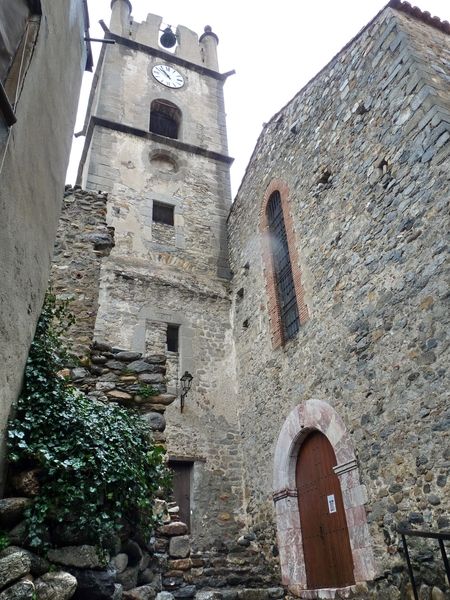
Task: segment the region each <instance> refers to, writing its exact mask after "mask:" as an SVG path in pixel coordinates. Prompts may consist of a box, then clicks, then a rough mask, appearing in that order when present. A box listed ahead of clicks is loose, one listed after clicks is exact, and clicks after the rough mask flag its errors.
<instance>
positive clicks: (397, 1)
mask: <svg viewBox="0 0 450 600" xmlns="http://www.w3.org/2000/svg"><path fill="white" fill-rule="evenodd" d="M388 6H390V7H391V8H393V9H395V10H399V11H401V12H404V13H406V14H407V15H410V16H411V17H414V18H415V19H418V20H419V21H422V22H423V23H426V24H427V25H430V26H431V27H435V28H436V29H439V30H440V31H442V32H444V33H448V34H450V23H449V22H448V21H441V19H440V18H439V17H433V16H431V14H430V13H429V12H428V11H423V10H421V9H420V8H418V7H417V6H413V5H412V4H410V3H409V2H403V1H402V0H390V2H389V4H388Z"/></svg>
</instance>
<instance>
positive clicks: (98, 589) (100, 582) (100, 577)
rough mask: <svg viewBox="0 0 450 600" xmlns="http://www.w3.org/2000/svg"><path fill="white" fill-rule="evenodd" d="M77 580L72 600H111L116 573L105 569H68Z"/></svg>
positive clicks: (114, 587) (114, 590)
mask: <svg viewBox="0 0 450 600" xmlns="http://www.w3.org/2000/svg"><path fill="white" fill-rule="evenodd" d="M70 572H71V573H72V575H74V577H75V578H76V580H77V589H76V590H75V594H74V595H73V600H113V598H114V594H115V593H116V586H115V579H116V571H115V570H114V569H107V570H104V571H97V570H93V569H73V568H71V569H70Z"/></svg>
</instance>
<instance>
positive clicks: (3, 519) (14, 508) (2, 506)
mask: <svg viewBox="0 0 450 600" xmlns="http://www.w3.org/2000/svg"><path fill="white" fill-rule="evenodd" d="M30 504H31V500H30V499H29V498H3V499H2V500H0V528H4V529H11V528H12V527H14V526H15V525H17V523H19V522H20V521H21V520H22V517H23V512H24V510H25V509H26V508H27V506H29V505H30Z"/></svg>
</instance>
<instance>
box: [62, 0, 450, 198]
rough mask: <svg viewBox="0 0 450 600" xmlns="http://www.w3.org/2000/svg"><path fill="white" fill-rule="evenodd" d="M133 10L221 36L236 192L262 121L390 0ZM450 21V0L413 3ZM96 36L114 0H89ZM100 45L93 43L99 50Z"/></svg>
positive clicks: (262, 1)
mask: <svg viewBox="0 0 450 600" xmlns="http://www.w3.org/2000/svg"><path fill="white" fill-rule="evenodd" d="M131 3H132V5H133V12H132V15H133V17H134V19H135V20H136V21H143V20H145V18H146V15H147V13H149V12H151V13H153V14H157V15H161V16H162V17H163V24H169V25H172V26H176V25H177V24H181V25H185V26H186V27H189V28H190V29H193V30H194V31H195V32H196V33H198V34H199V35H200V34H201V33H202V32H203V28H204V26H205V25H211V27H212V28H213V31H214V32H215V33H216V34H217V35H218V36H219V40H220V43H219V48H218V52H219V66H220V71H221V72H226V71H230V70H231V69H235V70H236V75H233V76H231V77H229V79H228V81H227V82H226V84H225V106H226V111H227V125H228V144H229V153H230V155H231V156H233V157H234V158H235V162H234V165H233V166H232V168H231V180H232V189H233V196H234V194H235V193H236V191H237V188H238V186H239V184H240V181H241V179H242V176H243V173H244V170H245V167H246V166H247V163H248V161H249V158H250V155H251V153H252V151H253V148H254V146H255V143H256V140H257V137H258V135H259V133H260V132H261V128H262V125H263V123H264V122H266V121H268V120H269V119H270V118H271V116H272V115H273V114H275V113H276V112H277V111H278V110H279V109H280V108H281V107H282V106H283V105H284V104H286V102H288V101H289V100H290V99H291V98H292V97H293V96H294V95H295V94H296V93H297V92H298V91H299V90H300V89H301V88H302V87H303V86H304V85H305V84H306V83H307V82H308V81H309V79H311V78H312V77H313V76H314V75H315V74H316V73H317V72H318V71H319V70H320V69H321V68H322V67H324V66H325V65H326V64H327V63H328V62H329V61H330V60H331V58H332V57H333V56H334V55H335V54H336V53H337V52H338V51H339V50H340V49H341V48H342V47H343V46H344V45H345V44H346V43H347V42H348V41H349V40H350V39H351V38H352V37H353V36H354V35H356V34H357V33H358V31H359V30H360V29H361V28H362V27H364V25H366V24H367V23H368V22H369V21H370V20H371V19H372V18H373V17H374V16H375V15H376V14H377V12H378V11H379V10H380V9H381V8H382V7H383V6H384V5H385V4H386V3H387V0H312V1H311V0H310V1H306V0H275V1H273V0H271V1H270V2H269V1H268V0H259V1H258V0H247V1H245V0H240V1H238V0H222V1H220V2H219V1H217V0H216V1H213V0H189V1H188V0H152V1H148V0H131ZM411 3H412V4H414V5H416V6H418V7H419V8H421V9H422V10H424V11H425V10H428V11H429V12H430V13H431V14H432V15H437V16H439V17H440V18H441V19H442V20H447V21H450V1H449V0H416V1H415V2H413V1H412V2H411ZM88 4H89V16H90V21H91V32H90V33H91V37H103V32H102V30H101V28H100V26H99V25H98V21H99V20H100V19H103V20H104V21H105V22H106V24H107V25H109V19H110V0H88ZM99 47H100V44H98V43H93V50H94V53H95V54H94V56H95V57H96V56H97V54H98V51H99V49H100V48H99ZM91 81H92V75H91V74H86V75H85V79H84V82H83V88H82V92H81V100H80V107H79V114H78V120H77V126H76V131H79V130H80V129H81V128H82V124H83V119H84V113H85V110H86V103H87V97H88V94H89V88H90V85H91ZM83 142H84V138H78V140H77V141H76V142H75V143H74V147H73V149H72V156H71V162H70V165H69V170H68V174H67V181H68V182H69V183H74V182H75V177H76V170H77V166H78V161H79V158H80V155H81V150H82V146H83Z"/></svg>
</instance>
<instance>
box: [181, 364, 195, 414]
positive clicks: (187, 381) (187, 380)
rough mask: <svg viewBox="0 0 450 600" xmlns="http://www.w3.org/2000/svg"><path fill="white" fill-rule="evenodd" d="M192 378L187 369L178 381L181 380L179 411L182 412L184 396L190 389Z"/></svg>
mask: <svg viewBox="0 0 450 600" xmlns="http://www.w3.org/2000/svg"><path fill="white" fill-rule="evenodd" d="M193 379H194V378H193V377H192V375H191V374H190V373H189V372H188V371H185V372H184V375H183V376H182V377H181V379H180V382H181V396H180V412H183V408H184V399H185V398H186V394H187V393H188V392H189V390H190V389H191V384H192V380H193Z"/></svg>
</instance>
